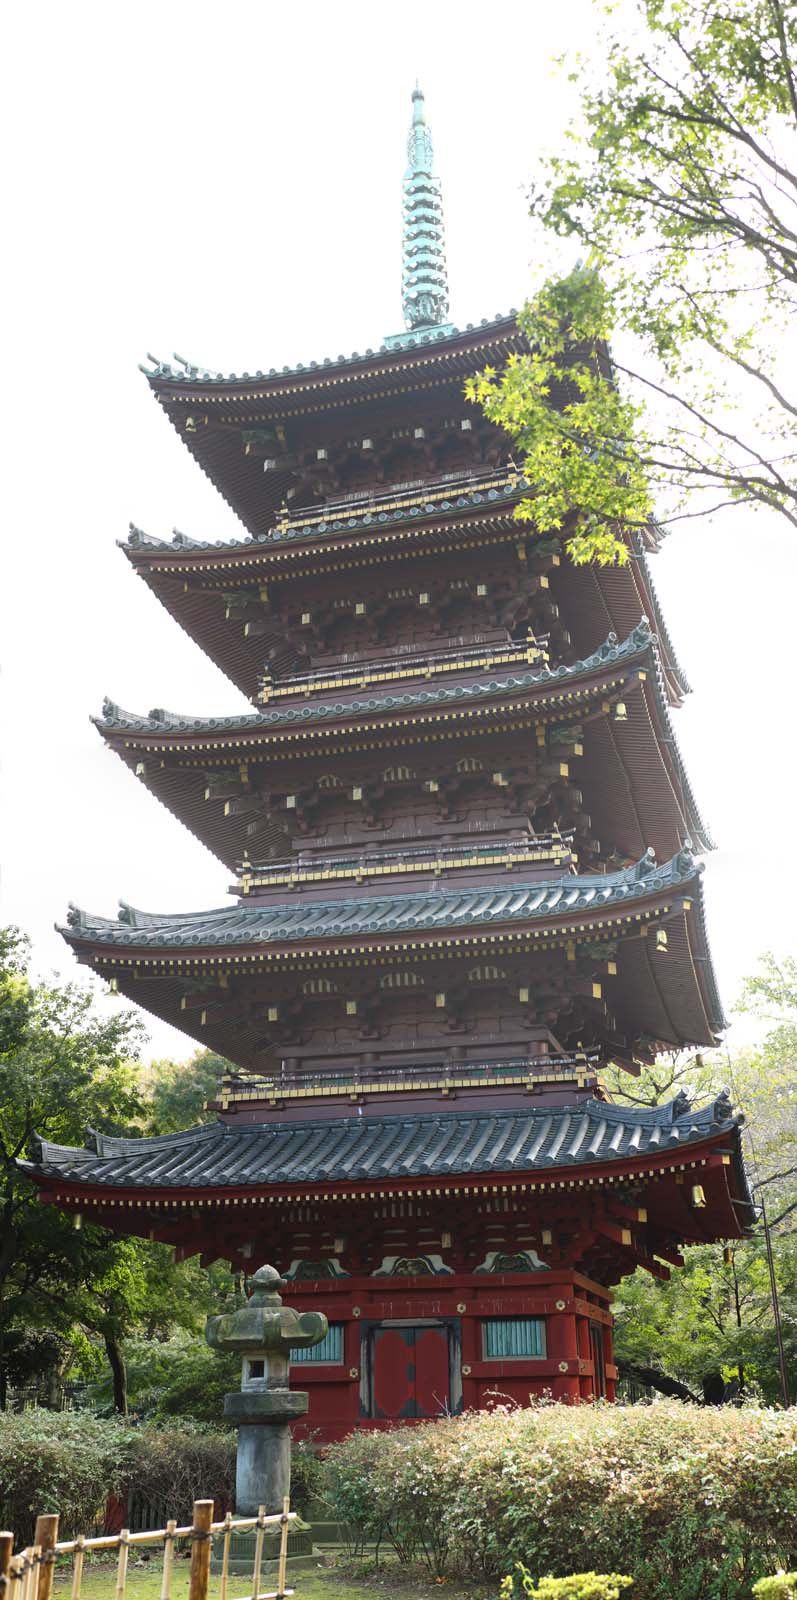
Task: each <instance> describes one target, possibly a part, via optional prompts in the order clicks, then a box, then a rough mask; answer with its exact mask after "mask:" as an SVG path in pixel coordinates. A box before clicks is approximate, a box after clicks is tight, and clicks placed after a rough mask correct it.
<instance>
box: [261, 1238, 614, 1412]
mask: <svg viewBox="0 0 797 1600" xmlns="http://www.w3.org/2000/svg"><path fill="white" fill-rule="evenodd" d="M291 1298H292V1301H293V1303H294V1304H295V1305H296V1307H297V1309H298V1310H300V1311H309V1310H319V1309H321V1308H322V1307H323V1310H324V1312H325V1313H326V1315H327V1317H328V1318H329V1322H330V1332H329V1335H328V1337H327V1340H326V1341H325V1344H326V1347H327V1355H326V1359H325V1360H323V1361H320V1360H318V1359H316V1360H315V1361H301V1362H300V1363H299V1364H298V1365H297V1368H296V1370H295V1372H294V1375H293V1376H294V1382H295V1383H296V1384H297V1386H300V1387H302V1388H306V1389H307V1390H308V1392H309V1395H310V1409H309V1413H308V1421H307V1428H308V1430H310V1431H316V1432H318V1433H319V1434H320V1435H321V1436H322V1437H323V1439H324V1440H325V1441H331V1440H333V1439H341V1438H344V1437H345V1435H346V1434H348V1433H351V1431H352V1429H354V1428H386V1427H390V1426H391V1425H394V1424H395V1423H396V1422H399V1421H401V1422H407V1421H422V1420H423V1419H425V1418H426V1419H428V1418H430V1417H438V1416H443V1415H456V1414H457V1413H458V1412H460V1411H470V1410H480V1409H483V1408H484V1407H489V1405H490V1404H491V1403H497V1404H499V1405H500V1404H502V1403H503V1404H505V1403H506V1402H510V1403H515V1404H517V1405H528V1403H529V1400H530V1399H533V1398H535V1397H540V1398H541V1397H542V1396H545V1395H548V1396H551V1397H552V1398H553V1399H555V1400H567V1401H574V1400H575V1401H577V1400H593V1399H598V1398H606V1399H608V1400H613V1399H614V1397H615V1381H616V1377H617V1369H616V1367H615V1366H614V1364H613V1356H612V1315H611V1310H610V1302H611V1295H610V1293H609V1291H608V1290H607V1289H605V1288H603V1287H602V1286H601V1285H600V1284H597V1283H594V1282H593V1281H592V1280H591V1279H590V1278H586V1277H583V1276H582V1275H581V1274H580V1273H577V1272H573V1271H572V1269H567V1268H558V1269H556V1270H551V1271H542V1272H527V1273H525V1274H522V1275H520V1276H519V1275H518V1274H513V1273H508V1274H502V1275H500V1276H495V1277H492V1276H488V1275H487V1270H485V1272H484V1273H482V1274H481V1275H479V1274H478V1273H454V1274H451V1275H450V1276H449V1275H440V1276H437V1275H435V1276H431V1275H424V1276H420V1277H406V1278H400V1279H396V1278H391V1277H386V1278H384V1279H375V1278H358V1279H351V1280H341V1281H338V1282H332V1281H329V1280H326V1281H324V1282H323V1283H319V1284H314V1285H313V1286H312V1287H311V1286H310V1285H307V1284H303V1283H301V1282H292V1283H291ZM313 1354H314V1355H316V1356H317V1352H315V1351H314V1352H313Z"/></svg>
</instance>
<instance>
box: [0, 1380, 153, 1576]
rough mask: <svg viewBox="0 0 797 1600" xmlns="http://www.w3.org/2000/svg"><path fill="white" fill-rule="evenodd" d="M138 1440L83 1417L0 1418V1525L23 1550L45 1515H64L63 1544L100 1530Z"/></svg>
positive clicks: (113, 1425)
mask: <svg viewBox="0 0 797 1600" xmlns="http://www.w3.org/2000/svg"><path fill="white" fill-rule="evenodd" d="M135 1446H136V1439H135V1435H134V1433H133V1432H132V1430H131V1429H130V1428H125V1427H123V1426H122V1425H121V1423H119V1422H109V1421H100V1420H98V1419H97V1418H95V1417H87V1416H84V1415H82V1414H81V1413H80V1412H77V1411H74V1412H56V1411H37V1410H31V1411H23V1412H22V1413H21V1414H20V1415H13V1414H12V1413H10V1412H0V1524H1V1525H2V1526H3V1527H4V1528H11V1529H13V1532H14V1534H15V1535H16V1543H17V1547H20V1546H21V1545H24V1544H29V1543H30V1541H31V1540H32V1538H33V1530H34V1526H35V1522H36V1516H37V1514H38V1513H39V1512H40V1511H58V1512H60V1515H61V1530H62V1534H63V1537H64V1538H66V1539H68V1538H71V1537H72V1536H73V1535H75V1534H77V1533H89V1532H91V1531H92V1529H93V1528H94V1527H95V1526H101V1525H102V1522H103V1518H104V1513H105V1505H106V1502H107V1499H108V1496H109V1495H112V1494H119V1493H121V1492H122V1490H123V1488H124V1485H125V1483H126V1481H127V1479H128V1477H129V1475H130V1472H131V1470H132V1463H133V1456H134V1451H135Z"/></svg>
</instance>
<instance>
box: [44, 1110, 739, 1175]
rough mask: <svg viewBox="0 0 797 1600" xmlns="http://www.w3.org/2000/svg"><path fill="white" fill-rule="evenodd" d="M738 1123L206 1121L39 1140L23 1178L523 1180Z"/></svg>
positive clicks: (640, 1115) (708, 1115)
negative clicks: (75, 1143)
mask: <svg viewBox="0 0 797 1600" xmlns="http://www.w3.org/2000/svg"><path fill="white" fill-rule="evenodd" d="M742 1121H743V1118H742V1117H741V1116H740V1115H738V1114H735V1113H734V1112H733V1110H732V1108H731V1104H730V1099H729V1096H728V1094H727V1092H723V1093H722V1094H720V1095H719V1096H718V1097H717V1098H716V1099H715V1100H713V1101H711V1102H710V1103H709V1104H708V1105H706V1106H702V1107H701V1108H700V1109H699V1110H696V1109H694V1108H693V1107H692V1106H691V1105H690V1103H689V1101H688V1100H687V1098H686V1096H684V1095H679V1096H678V1097H677V1098H676V1099H675V1100H672V1101H670V1102H669V1103H668V1104H667V1105H661V1106H655V1107H653V1108H652V1109H640V1108H639V1107H637V1106H626V1105H607V1104H606V1103H605V1102H604V1101H602V1100H586V1101H583V1102H581V1103H580V1104H578V1105H577V1106H572V1107H556V1108H554V1109H551V1110H546V1109H545V1107H543V1106H535V1107H530V1108H528V1109H527V1108H525V1107H524V1108H523V1110H521V1111H440V1112H433V1113H414V1114H406V1113H404V1114H403V1115H399V1116H396V1115H392V1116H367V1117H345V1118H339V1119H335V1120H332V1121H329V1120H326V1121H315V1122H313V1121H308V1122H299V1123H296V1122H293V1123H265V1124H260V1125H258V1126H254V1127H253V1126H251V1125H248V1126H245V1127H234V1126H231V1125H230V1124H227V1123H206V1124H205V1125H204V1126H202V1127H197V1128H190V1129H188V1130H187V1131H186V1132H185V1133H171V1134H166V1135H164V1136H162V1137H161V1138H155V1139H116V1138H111V1137H109V1136H108V1135H106V1134H101V1133H90V1134H89V1140H88V1144H89V1148H88V1149H85V1150H77V1149H72V1148H71V1147H68V1146H64V1145H57V1144H51V1143H49V1141H47V1140H45V1139H41V1140H38V1141H37V1142H36V1145H35V1147H34V1151H33V1154H34V1160H33V1161H31V1162H25V1163H23V1165H24V1167H25V1169H26V1170H27V1171H28V1172H29V1173H31V1175H35V1176H42V1177H54V1178H60V1179H62V1180H68V1181H72V1182H79V1183H88V1184H97V1185H107V1186H109V1187H114V1188H116V1187H119V1188H122V1187H127V1186H133V1187H136V1188H147V1187H153V1188H154V1187H157V1188H175V1189H177V1188H227V1187H230V1186H232V1185H236V1186H237V1185H251V1186H253V1187H254V1186H257V1187H263V1186H264V1185H270V1184H275V1185H276V1184H302V1183H318V1182H346V1181H356V1180H358V1179H366V1180H370V1179H380V1178H393V1179H400V1178H409V1177H427V1176H428V1177H441V1178H449V1177H453V1176H455V1175H459V1174H463V1175H466V1174H472V1175H478V1174H488V1173H498V1172H501V1173H504V1172H506V1173H525V1172H539V1171H548V1170H553V1169H558V1168H573V1167H576V1166H577V1167H582V1168H583V1167H588V1166H591V1165H595V1164H598V1163H607V1164H609V1163H614V1162H617V1161H620V1160H627V1159H628V1158H632V1157H638V1156H642V1157H645V1156H647V1157H651V1156H655V1155H660V1154H662V1153H670V1152H680V1151H682V1150H685V1149H688V1148H689V1146H691V1145H695V1144H698V1143H700V1142H702V1141H704V1140H706V1139H709V1138H711V1137H712V1136H713V1135H716V1134H717V1133H725V1134H726V1135H727V1136H728V1138H729V1142H730V1143H731V1144H732V1145H734V1146H735V1148H736V1150H737V1151H738V1133H737V1131H736V1130H737V1129H738V1127H739V1125H740V1123H741V1122H742Z"/></svg>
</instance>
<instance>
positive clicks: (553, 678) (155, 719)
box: [95, 618, 653, 733]
mask: <svg viewBox="0 0 797 1600" xmlns="http://www.w3.org/2000/svg"><path fill="white" fill-rule="evenodd" d="M652 643H653V634H652V633H651V631H650V627H649V625H648V622H647V619H646V618H643V619H642V621H641V622H640V623H639V626H638V627H636V628H634V630H633V632H632V633H630V634H629V636H628V638H627V639H624V640H623V642H622V644H620V643H618V641H617V638H616V636H615V635H614V634H613V633H610V634H609V637H608V639H607V640H606V642H605V644H602V645H600V646H599V648H598V649H597V650H594V651H593V653H592V655H590V656H586V657H585V659H584V660H583V661H574V662H573V664H572V666H569V667H566V666H559V667H535V668H533V669H530V670H529V671H528V672H513V673H502V674H501V675H500V676H498V677H495V678H489V679H487V680H486V681H482V682H479V683H457V684H442V685H440V687H439V688H429V689H408V690H406V691H404V692H402V693H392V694H374V695H369V696H367V697H366V698H364V699H359V700H356V699H353V700H333V701H328V700H303V701H302V702H301V704H300V705H297V706H283V707H280V708H278V709H276V710H274V711H252V712H249V713H248V714H246V715H244V716H237V717H191V716H187V715H181V713H180V712H177V711H165V710H163V709H161V708H158V709H157V710H154V711H150V713H149V715H148V716H146V717H140V716H137V715H136V714H135V712H131V711H124V710H122V707H121V706H118V705H116V703H115V702H114V701H113V700H105V701H103V709H102V716H101V717H97V718H95V721H96V722H97V725H98V727H100V728H102V729H108V731H109V732H110V731H111V730H113V729H116V728H119V729H130V730H131V731H132V732H136V733H169V732H175V733H214V732H217V733H223V732H226V731H227V730H233V729H235V730H236V731H237V730H239V729H240V731H241V732H242V733H250V732H252V731H255V730H257V729H260V728H263V729H265V728H280V727H290V726H291V724H295V723H303V722H304V723H310V722H319V721H321V722H323V721H326V720H327V719H328V718H331V717H342V716H354V715H363V714H366V715H367V714H368V713H369V712H374V713H383V712H385V711H403V710H406V709H408V708H413V707H420V706H437V705H446V704H450V703H456V702H458V701H467V700H480V699H484V698H485V697H486V696H490V695H497V694H503V693H507V692H511V691H513V690H515V689H537V688H540V687H544V686H547V685H548V684H553V685H555V684H557V683H567V682H569V681H570V680H572V679H574V678H581V677H586V676H587V675H588V674H589V673H591V672H596V671H598V670H599V669H600V668H602V667H611V666H614V665H615V664H616V665H618V666H621V665H623V664H624V663H626V662H628V661H631V660H633V658H634V657H635V656H638V655H642V654H643V653H644V652H645V651H646V650H648V649H650V647H651V644H652Z"/></svg>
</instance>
